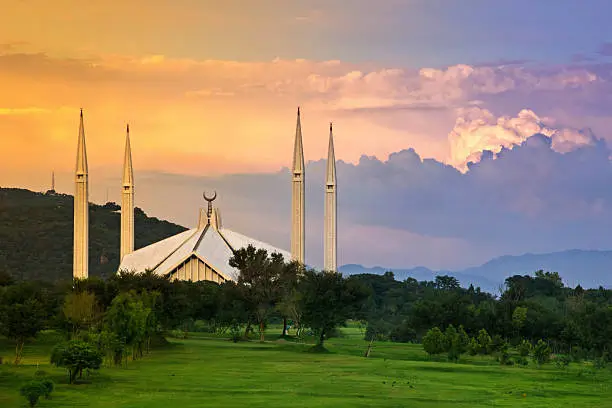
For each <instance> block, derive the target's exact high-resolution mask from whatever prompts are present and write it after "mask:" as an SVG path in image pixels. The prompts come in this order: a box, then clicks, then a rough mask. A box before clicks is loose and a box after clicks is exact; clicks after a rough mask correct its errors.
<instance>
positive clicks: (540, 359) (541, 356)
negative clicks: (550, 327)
mask: <svg viewBox="0 0 612 408" xmlns="http://www.w3.org/2000/svg"><path fill="white" fill-rule="evenodd" d="M531 357H532V359H533V361H535V362H536V364H537V365H538V366H541V365H542V364H546V363H547V362H548V361H549V360H550V347H549V346H548V344H546V342H544V340H542V339H540V340H538V343H537V344H536V345H535V347H534V348H533V352H532V355H531Z"/></svg>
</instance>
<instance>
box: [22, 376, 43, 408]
mask: <svg viewBox="0 0 612 408" xmlns="http://www.w3.org/2000/svg"><path fill="white" fill-rule="evenodd" d="M19 392H20V394H21V395H22V396H24V397H25V398H26V399H27V400H28V403H29V404H30V406H31V407H34V406H36V404H38V400H39V398H40V397H42V396H43V395H45V394H46V393H47V387H46V386H45V385H44V384H43V383H42V382H41V381H37V380H33V381H30V382H29V383H27V384H25V385H24V386H23V387H21V389H20V390H19Z"/></svg>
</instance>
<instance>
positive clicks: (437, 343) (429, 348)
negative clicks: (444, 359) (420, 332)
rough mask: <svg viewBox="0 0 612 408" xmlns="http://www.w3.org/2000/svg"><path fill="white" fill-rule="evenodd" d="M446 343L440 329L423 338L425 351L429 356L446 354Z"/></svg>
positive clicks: (434, 329)
mask: <svg viewBox="0 0 612 408" xmlns="http://www.w3.org/2000/svg"><path fill="white" fill-rule="evenodd" d="M445 341H446V339H445V336H444V333H442V331H441V330H440V329H439V328H438V327H434V328H433V329H429V331H428V332H427V334H426V335H425V336H423V339H422V343H423V349H424V350H425V352H426V353H427V354H429V356H433V355H435V354H441V353H444V351H445V350H446V345H445Z"/></svg>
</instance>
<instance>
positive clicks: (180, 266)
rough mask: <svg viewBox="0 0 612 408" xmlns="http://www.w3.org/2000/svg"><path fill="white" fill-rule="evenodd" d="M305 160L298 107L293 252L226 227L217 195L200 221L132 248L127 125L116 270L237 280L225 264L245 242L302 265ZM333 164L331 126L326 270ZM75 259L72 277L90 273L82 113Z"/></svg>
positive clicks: (332, 224)
mask: <svg viewBox="0 0 612 408" xmlns="http://www.w3.org/2000/svg"><path fill="white" fill-rule="evenodd" d="M304 180H305V164H304V151H303V143H302V127H301V119H300V110H299V108H298V113H297V124H296V132H295V139H294V151H293V165H292V169H291V183H292V200H291V207H292V208H291V251H290V252H288V251H286V250H284V249H281V248H276V247H274V246H273V245H270V244H267V243H265V242H262V241H259V240H257V239H254V238H251V237H248V236H246V235H243V234H240V233H238V232H235V231H232V230H230V229H227V228H224V227H223V224H222V221H221V213H220V211H219V209H218V208H217V207H215V206H214V205H213V202H214V200H215V198H216V197H217V193H216V192H215V193H214V194H213V195H212V196H210V197H209V196H207V195H206V193H205V194H204V199H205V200H206V201H207V203H208V205H207V208H201V209H200V210H199V218H198V225H197V226H196V227H195V228H193V229H190V230H187V231H184V232H181V233H179V234H177V235H174V236H171V237H169V238H166V239H164V240H161V241H159V242H156V243H153V244H151V245H148V246H146V247H143V248H140V249H137V250H134V194H135V183H134V169H133V166H132V150H131V143H130V130H129V125H128V127H127V129H126V142H125V155H124V161H123V177H122V183H121V240H120V254H121V263H120V266H119V269H118V273H122V272H135V273H143V272H146V271H151V272H153V273H155V274H158V275H161V276H166V277H168V278H169V279H171V280H190V281H203V280H206V281H213V282H218V283H222V282H225V281H229V280H231V281H237V280H238V274H239V271H238V270H236V269H235V268H233V267H232V266H230V265H229V260H230V258H231V257H232V256H233V254H234V251H236V250H238V249H240V248H244V247H247V246H249V245H252V246H254V247H255V248H258V249H265V250H266V251H268V253H274V252H277V253H280V254H282V255H283V256H284V257H285V259H288V260H289V259H291V260H295V261H298V262H300V263H302V264H303V263H305V234H304V230H305V211H304V210H305V203H306V200H305V188H304V187H305V186H304ZM336 194H337V192H336V164H335V155H334V144H333V132H332V126H331V124H330V132H329V149H328V158H327V173H326V179H325V195H324V197H325V215H324V223H325V225H324V234H325V236H324V262H323V264H324V269H325V270H328V271H334V272H335V271H336V269H337V262H336V259H337V222H336V213H337V211H336ZM74 200H75V206H74V262H73V277H74V278H75V279H85V278H87V277H88V264H87V259H88V240H89V222H88V212H89V210H88V205H87V203H88V200H89V179H88V167H87V151H86V148H85V130H84V123H83V111H81V115H80V122H79V136H78V148H77V165H76V172H75V194H74Z"/></svg>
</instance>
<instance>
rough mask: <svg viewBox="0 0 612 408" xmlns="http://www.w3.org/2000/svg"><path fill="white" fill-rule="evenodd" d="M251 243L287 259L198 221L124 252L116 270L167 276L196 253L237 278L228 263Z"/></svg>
mask: <svg viewBox="0 0 612 408" xmlns="http://www.w3.org/2000/svg"><path fill="white" fill-rule="evenodd" d="M249 245H253V246H254V247H255V248H257V249H265V250H267V251H268V253H273V252H278V253H280V254H282V255H283V256H284V257H285V259H287V260H289V259H290V258H291V254H290V253H289V252H287V251H285V250H282V249H279V248H276V247H274V246H272V245H270V244H267V243H265V242H262V241H259V240H256V239H253V238H250V237H247V236H245V235H242V234H239V233H237V232H235V231H232V230H229V229H227V228H218V227H217V225H216V224H214V223H213V224H211V223H207V224H205V223H203V222H200V223H199V226H198V228H194V229H190V230H187V231H184V232H181V233H179V234H177V235H174V236H172V237H169V238H166V239H164V240H162V241H159V242H156V243H154V244H151V245H149V246H146V247H143V248H141V249H138V250H137V251H134V252H132V253H131V254H128V255H126V256H125V257H124V258H123V260H122V261H121V265H120V266H119V271H130V272H136V273H142V272H145V271H146V270H151V271H153V272H154V273H156V274H158V275H167V274H168V273H170V272H172V271H173V270H174V269H176V267H177V266H179V265H180V264H181V263H183V262H184V261H186V260H187V259H189V258H190V257H191V256H196V257H198V258H200V259H201V260H202V262H204V263H206V264H208V265H209V266H210V267H211V268H212V269H214V270H215V271H216V272H217V273H219V274H220V275H221V276H223V278H225V279H226V280H233V281H236V280H238V274H239V271H238V270H237V269H236V268H233V267H231V266H230V265H229V260H230V258H231V257H232V256H233V251H234V250H237V249H240V248H244V247H247V246H249Z"/></svg>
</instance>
